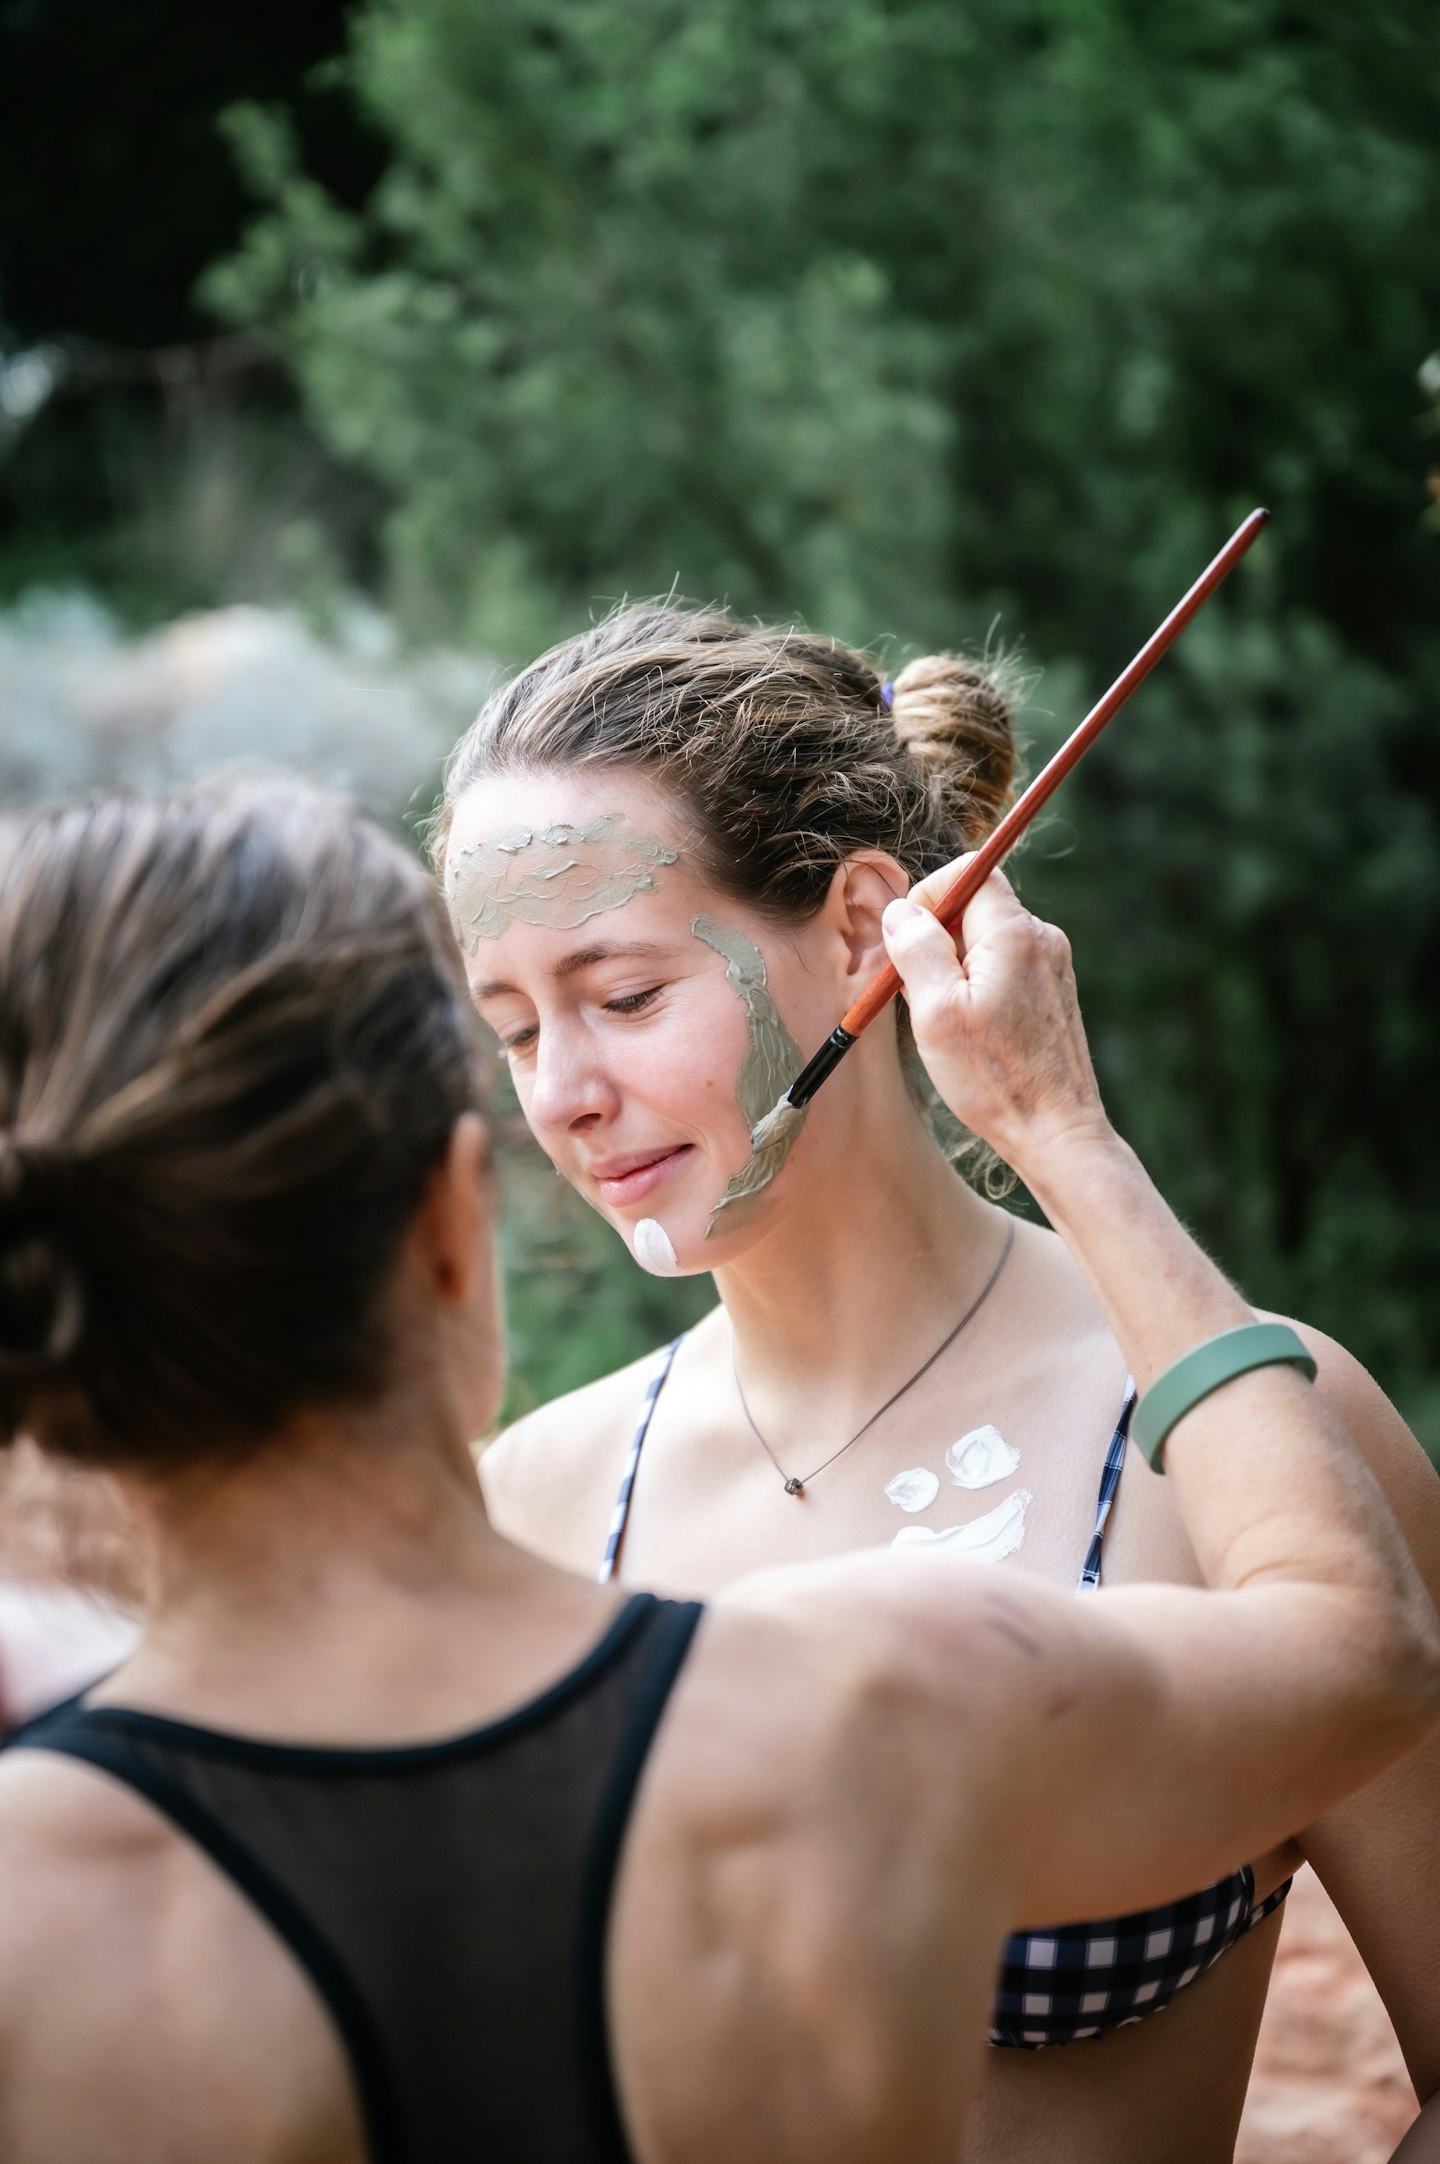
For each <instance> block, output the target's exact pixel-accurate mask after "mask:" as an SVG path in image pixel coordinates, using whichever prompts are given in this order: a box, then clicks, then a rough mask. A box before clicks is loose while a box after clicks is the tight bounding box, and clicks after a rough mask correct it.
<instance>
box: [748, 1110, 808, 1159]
mask: <svg viewBox="0 0 1440 2164" xmlns="http://www.w3.org/2000/svg"><path fill="white" fill-rule="evenodd" d="M804 1117H805V1107H804V1106H803V1105H792V1104H791V1102H790V1099H789V1098H788V1097H782V1098H781V1100H780V1102H779V1104H778V1105H772V1106H771V1107H770V1110H769V1111H768V1112H767V1113H766V1114H765V1117H764V1118H763V1119H762V1120H761V1121H760V1122H759V1124H758V1125H757V1126H756V1127H755V1128H754V1129H753V1130H752V1131H751V1135H750V1147H751V1149H752V1150H753V1151H754V1153H755V1155H756V1156H757V1157H758V1156H759V1155H760V1152H761V1151H762V1150H768V1149H772V1148H773V1147H774V1145H775V1144H776V1143H777V1142H783V1141H784V1140H785V1138H786V1136H787V1135H788V1134H789V1133H790V1131H791V1129H792V1128H793V1127H794V1125H795V1122H796V1121H797V1120H803V1119H804Z"/></svg>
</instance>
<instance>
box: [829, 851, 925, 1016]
mask: <svg viewBox="0 0 1440 2164" xmlns="http://www.w3.org/2000/svg"><path fill="white" fill-rule="evenodd" d="M909 892H910V880H909V876H908V874H907V873H906V871H905V868H904V866H903V865H901V864H898V863H897V862H896V860H895V858H894V857H892V856H887V855H886V854H885V852H884V850H881V849H861V850H857V851H856V853H855V854H854V856H850V857H847V858H846V859H845V861H844V863H843V864H837V865H836V867H835V874H834V877H833V878H832V879H831V881H830V892H829V893H828V895H827V896H826V897H825V907H824V910H823V911H822V915H824V916H825V917H827V918H828V919H829V920H830V923H831V925H832V928H833V929H834V930H835V932H837V933H838V935H839V937H840V938H841V940H842V941H843V942H844V947H845V954H846V969H845V974H846V976H847V977H849V978H855V979H857V980H858V981H859V983H860V984H865V983H867V982H868V981H869V979H870V978H871V977H873V976H875V975H877V973H878V972H879V971H880V970H882V969H883V968H884V967H885V964H886V963H887V962H888V961H889V959H890V957H889V954H888V952H887V951H886V947H885V940H884V936H883V934H882V932H881V929H880V919H881V917H882V916H883V914H884V912H885V909H886V907H887V906H888V904H889V903H891V902H893V901H896V900H898V899H899V898H900V897H901V896H902V895H906V894H908V893H909Z"/></svg>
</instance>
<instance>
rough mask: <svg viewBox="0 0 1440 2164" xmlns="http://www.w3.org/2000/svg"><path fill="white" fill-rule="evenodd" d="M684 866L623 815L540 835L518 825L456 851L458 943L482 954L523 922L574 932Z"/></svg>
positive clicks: (448, 896) (449, 897) (451, 873)
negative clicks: (660, 872)
mask: <svg viewBox="0 0 1440 2164" xmlns="http://www.w3.org/2000/svg"><path fill="white" fill-rule="evenodd" d="M676 861H677V857H676V853H675V851H674V850H673V849H666V848H665V847H664V846H663V845H662V844H661V843H660V842H657V841H655V840H654V839H653V838H652V837H651V836H650V835H648V834H638V833H636V831H635V829H634V828H633V827H632V826H631V825H630V823H629V821H628V820H627V819H626V817H625V814H624V813H623V812H603V813H602V814H601V816H600V817H599V818H598V819H592V820H591V821H590V823H589V824H588V825H587V826H569V825H559V826H552V827H546V828H544V829H543V830H542V831H541V832H539V833H537V832H535V831H534V829H533V828H530V827H511V828H507V829H506V830H505V831H504V832H502V833H499V834H492V835H490V836H488V837H487V839H485V840H484V841H479V842H469V843H467V844H466V845H465V846H464V847H463V848H460V849H456V850H454V851H452V853H451V856H450V859H449V861H448V863H447V864H446V867H445V900H446V904H447V906H448V908H449V911H450V922H451V924H452V925H453V926H454V929H455V936H456V938H457V939H458V940H459V942H460V944H461V946H462V947H463V948H464V949H465V951H466V953H467V954H474V953H475V951H476V949H477V948H478V946H479V945H480V942H481V941H482V940H484V939H498V938H499V937H500V935H501V933H502V932H503V931H504V930H505V928H506V926H507V925H509V924H511V923H513V922H514V921H515V920H516V919H517V918H518V920H519V921H520V923H522V924H535V925H540V926H543V927H544V928H545V929H546V930H547V931H573V929H574V928H575V926H576V925H577V924H585V923H587V922H588V920H589V919H590V918H591V917H598V916H601V915H603V913H604V912H605V911H606V910H607V909H618V908H619V907H620V905H621V904H622V903H623V902H628V901H629V900H630V897H631V896H632V895H634V894H653V893H654V891H655V873H656V871H657V869H659V868H660V867H661V866H663V865H666V864H674V863H675V862H676Z"/></svg>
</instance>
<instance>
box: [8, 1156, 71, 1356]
mask: <svg viewBox="0 0 1440 2164" xmlns="http://www.w3.org/2000/svg"><path fill="white" fill-rule="evenodd" d="M52 1169H53V1166H52V1162H51V1160H50V1157H49V1154H48V1153H47V1152H42V1151H36V1150H32V1149H30V1148H27V1147H26V1145H24V1144H23V1143H20V1142H17V1140H16V1139H15V1137H14V1136H13V1135H8V1134H0V1374H3V1375H6V1376H8V1377H11V1378H12V1379H14V1378H19V1379H21V1380H35V1381H39V1380H40V1379H41V1378H42V1377H44V1376H46V1375H53V1374H54V1373H55V1372H56V1370H57V1369H59V1368H60V1367H62V1366H63V1364H64V1363H65V1362H66V1361H67V1360H68V1359H69V1357H70V1355H71V1354H72V1353H73V1352H74V1350H75V1348H76V1346H77V1345H78V1344H79V1342H80V1334H81V1328H82V1325H83V1322H84V1313H85V1303H84V1296H83V1294H82V1292H81V1287H80V1276H79V1272H78V1270H77V1268H76V1266H75V1263H74V1262H73V1260H72V1259H71V1257H70V1256H69V1254H67V1252H66V1250H65V1247H64V1244H63V1242H62V1241H61V1240H59V1239H57V1238H56V1236H55V1235H54V1233H52V1232H51V1231H50V1230H49V1229H48V1227H46V1226H45V1224H44V1223H43V1221H42V1220H43V1214H44V1211H45V1203H46V1189H47V1187H48V1186H49V1184H50V1183H49V1180H48V1178H47V1174H48V1173H50V1171H51V1170H52Z"/></svg>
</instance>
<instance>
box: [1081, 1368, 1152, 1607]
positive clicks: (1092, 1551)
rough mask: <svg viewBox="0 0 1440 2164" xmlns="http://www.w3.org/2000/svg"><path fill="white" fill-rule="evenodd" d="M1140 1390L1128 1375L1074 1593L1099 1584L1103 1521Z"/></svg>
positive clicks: (1103, 1531)
mask: <svg viewBox="0 0 1440 2164" xmlns="http://www.w3.org/2000/svg"><path fill="white" fill-rule="evenodd" d="M1138 1396H1139V1392H1138V1391H1137V1390H1136V1388H1135V1379H1134V1377H1133V1376H1131V1375H1127V1376H1126V1378H1125V1402H1124V1404H1123V1405H1122V1406H1121V1408H1120V1418H1119V1419H1118V1420H1117V1421H1116V1423H1115V1432H1114V1434H1113V1435H1112V1436H1111V1438H1110V1447H1109V1449H1108V1450H1107V1451H1106V1453H1105V1463H1104V1465H1103V1466H1102V1467H1101V1470H1100V1494H1099V1498H1098V1499H1097V1501H1096V1504H1095V1530H1094V1532H1093V1533H1092V1534H1091V1535H1090V1546H1089V1547H1088V1549H1087V1550H1086V1552H1085V1561H1084V1563H1083V1564H1082V1566H1081V1569H1080V1578H1079V1582H1078V1584H1077V1585H1076V1587H1075V1590H1076V1592H1077V1593H1093V1592H1094V1590H1095V1588H1096V1586H1098V1585H1099V1583H1100V1565H1101V1562H1102V1560H1103V1556H1104V1546H1105V1522H1106V1520H1107V1519H1108V1518H1109V1516H1110V1505H1111V1504H1112V1503H1113V1502H1114V1500H1115V1490H1116V1489H1117V1488H1118V1487H1119V1485H1120V1472H1121V1468H1122V1467H1123V1465H1124V1463H1125V1446H1126V1443H1127V1442H1128V1441H1129V1438H1130V1419H1131V1415H1132V1414H1133V1413H1134V1410H1135V1400H1136V1398H1137V1397H1138Z"/></svg>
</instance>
